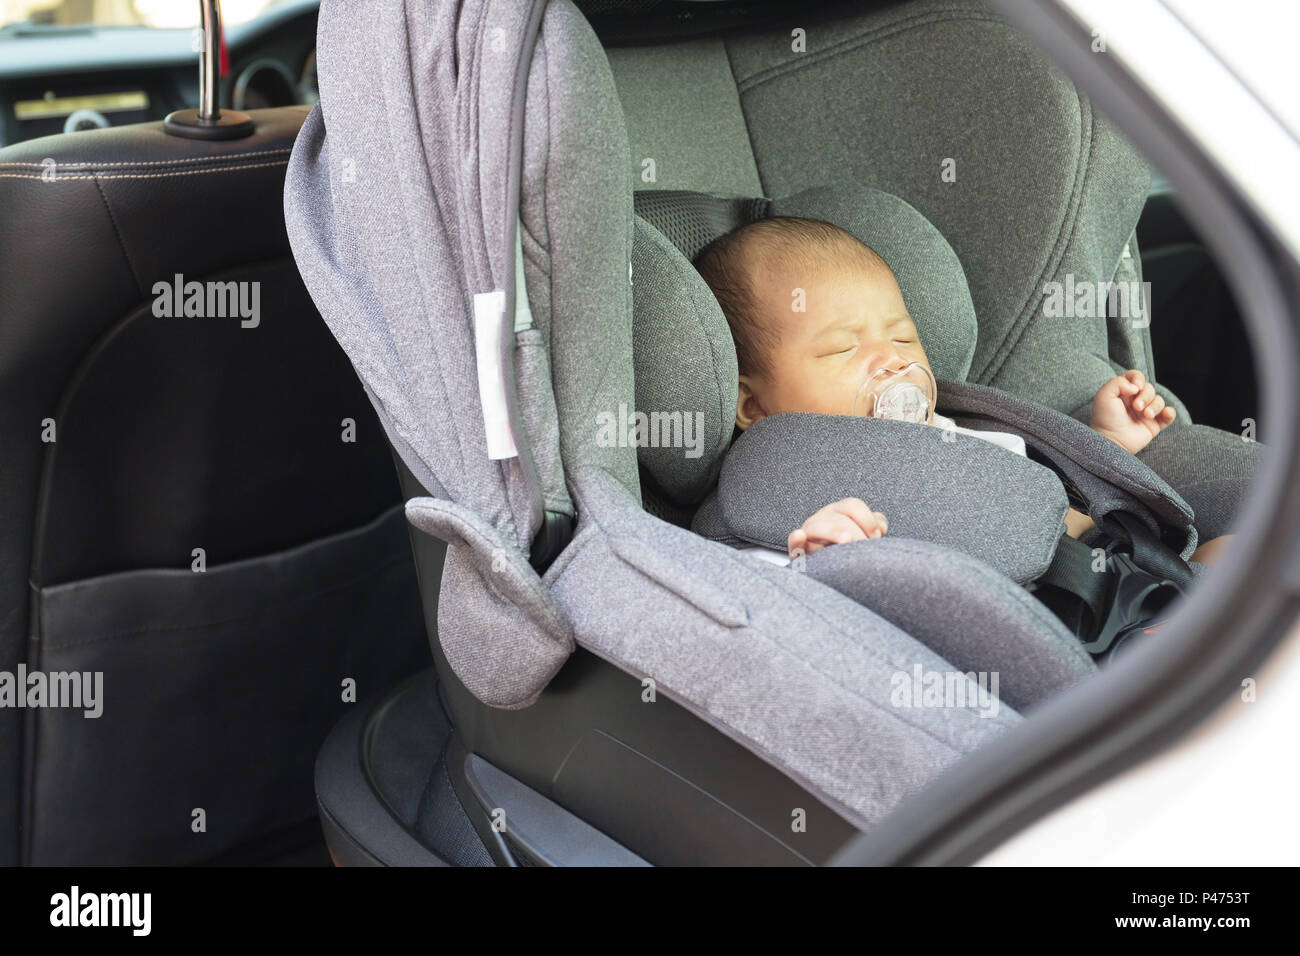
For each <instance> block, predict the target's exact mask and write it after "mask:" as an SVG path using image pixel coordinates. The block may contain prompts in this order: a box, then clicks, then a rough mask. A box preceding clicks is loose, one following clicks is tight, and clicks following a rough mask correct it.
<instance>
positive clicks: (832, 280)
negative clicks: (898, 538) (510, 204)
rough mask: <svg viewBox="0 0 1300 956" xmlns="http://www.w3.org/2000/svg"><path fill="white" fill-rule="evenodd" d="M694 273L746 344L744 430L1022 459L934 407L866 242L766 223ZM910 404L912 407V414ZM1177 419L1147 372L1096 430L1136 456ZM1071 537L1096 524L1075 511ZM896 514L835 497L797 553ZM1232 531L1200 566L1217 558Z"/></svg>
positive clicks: (1096, 421) (724, 244)
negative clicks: (866, 433) (866, 432)
mask: <svg viewBox="0 0 1300 956" xmlns="http://www.w3.org/2000/svg"><path fill="white" fill-rule="evenodd" d="M695 266H696V268H697V269H698V270H699V272H700V274H701V275H702V276H703V277H704V281H705V282H706V283H708V285H709V288H710V289H712V290H713V294H714V295H715V296H716V297H717V300H718V303H719V305H721V307H722V311H723V314H724V315H725V316H726V319H727V324H728V325H729V326H730V327H731V334H732V337H733V338H734V339H735V343H736V358H737V361H738V364H739V370H740V395H739V400H738V403H737V408H736V425H737V426H738V427H739V428H741V429H742V430H743V429H747V428H749V427H750V426H751V425H753V424H754V423H755V422H758V421H760V420H762V419H763V418H765V417H767V416H768V415H776V414H779V413H781V412H820V413H823V414H831V415H849V414H866V415H873V414H874V415H879V416H880V417H894V418H904V419H905V420H911V421H918V422H924V423H925V424H928V425H937V426H940V427H943V428H950V429H955V430H957V431H960V432H963V433H967V434H970V435H975V436H978V437H980V438H983V439H985V440H988V441H993V442H995V443H997V444H999V445H1002V446H1003V447H1006V448H1008V449H1009V450H1011V451H1013V452H1016V453H1018V454H1021V455H1023V454H1024V453H1025V448H1024V442H1023V441H1022V440H1021V439H1020V438H1019V437H1018V436H1014V435H1010V434H1006V433H999V432H985V431H973V430H967V429H962V428H958V427H957V426H956V425H955V423H954V422H952V421H951V420H950V419H947V418H944V417H943V416H941V415H937V414H935V412H934V409H933V391H934V384H933V383H934V378H933V375H932V374H931V372H930V366H929V362H928V361H927V359H926V355H925V350H924V349H923V348H922V347H921V342H920V338H919V337H918V335H917V330H916V326H915V325H914V324H913V322H912V319H911V316H909V315H908V312H907V307H906V306H905V305H904V304H903V294H902V292H901V291H900V290H899V287H898V282H897V280H896V279H895V278H894V273H893V271H892V270H891V269H890V268H889V266H888V265H887V264H886V262H885V260H884V259H882V258H881V257H880V256H879V255H877V254H876V252H875V251H874V250H872V249H871V248H870V247H869V246H867V245H866V244H865V243H863V242H862V241H861V240H859V239H858V238H857V237H856V236H854V235H852V234H851V233H848V232H846V231H844V230H843V229H840V228H839V227H838V226H834V225H832V224H830V223H828V222H822V221H820V220H815V219H797V218H792V217H784V216H778V217H772V218H769V219H760V220H758V221H756V222H753V223H750V224H749V225H746V226H742V227H741V228H739V229H736V230H733V231H732V232H730V233H728V234H726V235H725V236H722V237H720V238H719V239H716V240H714V241H713V242H712V243H710V244H709V245H708V246H706V247H705V248H704V249H703V250H702V251H701V253H700V254H699V256H698V257H697V258H696V261H695ZM909 405H910V408H909V407H908V406H909ZM1174 416H1175V411H1174V409H1173V408H1171V407H1168V406H1166V404H1165V401H1164V399H1163V398H1161V397H1160V396H1159V395H1158V394H1157V393H1156V391H1155V388H1154V387H1153V386H1152V384H1151V383H1150V382H1148V381H1147V380H1146V378H1145V377H1144V376H1143V374H1142V373H1141V372H1139V371H1137V370H1136V369H1130V370H1128V371H1127V372H1125V373H1124V374H1123V375H1117V376H1115V377H1114V378H1112V379H1110V381H1108V382H1106V383H1105V384H1104V385H1102V386H1101V388H1100V389H1098V391H1097V394H1096V397H1094V398H1093V401H1092V420H1091V422H1090V424H1091V427H1092V429H1093V431H1095V432H1097V433H1098V434H1100V435H1103V436H1105V437H1106V438H1109V439H1110V440H1111V441H1114V442H1115V443H1116V444H1118V445H1119V446H1120V447H1122V448H1124V449H1125V450H1126V451H1128V452H1130V453H1132V454H1136V453H1137V452H1139V451H1141V450H1142V449H1143V448H1144V447H1146V445H1147V443H1148V442H1150V441H1151V439H1152V437H1154V436H1155V435H1156V434H1158V433H1159V432H1160V431H1161V429H1163V428H1165V427H1166V426H1167V425H1169V424H1170V423H1171V422H1172V421H1173V420H1174ZM1065 526H1066V529H1067V533H1068V534H1069V535H1070V536H1071V537H1075V538H1077V537H1079V536H1080V535H1082V534H1084V533H1085V532H1086V531H1088V530H1089V529H1091V528H1092V526H1093V524H1092V520H1091V519H1090V518H1089V517H1088V516H1087V515H1084V514H1082V513H1080V512H1078V511H1075V510H1074V509H1073V508H1071V509H1070V510H1069V512H1068V513H1067V515H1066V518H1065ZM888 530H889V520H888V518H887V517H886V516H885V515H883V514H881V513H880V512H878V511H873V510H872V509H871V507H870V505H869V504H867V503H866V502H864V501H862V500H861V499H859V498H843V499H841V500H839V501H835V502H831V503H829V504H827V505H826V506H825V507H823V508H821V509H820V510H818V511H816V512H815V513H814V514H812V515H811V516H809V518H808V520H807V521H805V522H804V523H803V525H801V526H800V527H798V528H796V529H794V530H793V531H791V532H790V535H789V539H788V541H787V546H788V549H789V552H790V554H791V556H794V555H796V554H799V553H804V554H810V553H812V552H814V551H817V550H819V549H821V548H824V547H827V546H828V545H833V544H843V543H845V542H848V541H857V540H861V539H863V538H879V537H880V536H881V535H884V534H886V533H887V532H888ZM1229 537H1230V536H1226V535H1225V536H1223V537H1220V538H1215V539H1214V540H1212V541H1209V542H1206V543H1205V544H1202V545H1201V546H1200V547H1199V548H1198V549H1197V550H1196V552H1195V553H1194V554H1193V555H1192V560H1194V561H1200V562H1203V563H1214V561H1215V560H1216V558H1217V555H1218V552H1219V551H1220V550H1221V549H1222V548H1223V547H1224V546H1226V544H1227V542H1228V540H1229Z"/></svg>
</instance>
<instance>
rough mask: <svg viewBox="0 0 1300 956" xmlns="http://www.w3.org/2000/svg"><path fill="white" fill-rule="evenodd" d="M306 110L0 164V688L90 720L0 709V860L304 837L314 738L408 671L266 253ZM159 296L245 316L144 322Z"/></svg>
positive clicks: (384, 573) (381, 551) (399, 598)
mask: <svg viewBox="0 0 1300 956" xmlns="http://www.w3.org/2000/svg"><path fill="white" fill-rule="evenodd" d="M306 114H307V108H306V107H287V108H281V109H273V110H262V111H254V112H253V113H252V114H251V115H252V117H253V119H254V121H255V132H254V133H253V134H252V135H251V136H249V137H247V138H244V139H236V140H228V141H202V140H193V139H184V138H180V137H176V136H169V135H166V134H165V133H164V131H163V124H162V123H149V124H142V125H136V126H127V127H118V128H112V129H105V130H94V131H88V132H79V133H72V134H66V135H60V136H51V137H46V138H42V139H36V140H30V141H27V142H23V143H19V144H17V145H14V146H11V147H9V148H7V149H4V150H0V209H3V210H4V215H3V217H0V440H3V442H4V448H5V451H4V461H5V464H4V467H3V468H0V501H3V507H0V671H8V672H10V673H14V674H17V673H18V672H19V666H20V665H24V666H25V667H26V668H28V669H29V670H38V669H39V670H42V671H46V672H50V671H66V672H72V671H77V672H86V673H90V674H92V675H93V674H94V673H96V672H99V673H102V675H103V677H102V715H101V716H99V717H97V718H87V717H85V716H83V710H82V709H76V708H67V707H64V708H49V707H47V708H41V709H28V708H24V709H18V708H4V709H0V864H13V863H16V862H20V861H21V862H27V863H36V864H69V863H78V864H126V863H180V862H189V861H198V860H208V859H213V858H215V857H219V856H221V855H223V854H229V853H231V852H235V851H237V850H239V848H240V847H241V846H245V845H247V844H249V843H250V841H259V840H264V839H265V838H266V836H267V834H269V833H272V832H278V831H282V830H284V829H285V828H289V827H293V826H294V825H298V826H300V827H303V828H310V827H313V826H314V824H311V823H309V822H307V821H310V820H311V819H312V817H313V816H314V799H313V788H312V775H311V768H312V762H313V759H314V757H315V754H316V752H317V750H318V749H319V746H320V743H321V741H322V740H323V739H324V736H325V734H326V732H327V730H328V729H329V727H330V726H331V725H332V724H333V723H334V722H335V721H336V720H338V719H339V718H340V717H341V716H342V715H343V713H344V712H346V710H347V709H348V708H349V707H350V706H351V701H352V700H353V699H355V700H359V701H360V700H366V699H370V698H371V697H372V696H373V695H377V694H379V693H380V692H382V691H384V690H385V689H386V688H387V687H388V686H390V685H391V684H392V683H394V682H395V681H396V680H397V679H398V678H399V677H402V676H405V675H406V674H408V673H410V672H412V671H413V670H414V669H416V668H417V667H418V666H420V665H421V664H422V663H426V662H427V661H428V655H429V651H428V646H427V644H426V642H425V638H424V629H423V622H422V619H421V611H420V607H419V600H418V593H417V590H416V586H415V579H414V573H413V570H412V564H411V556H410V546H409V543H408V540H407V536H406V530H405V522H404V520H403V516H402V513H401V509H400V497H399V492H398V485H397V480H396V477H395V474H394V470H393V464H392V460H391V458H390V456H389V452H388V450H387V446H386V443H385V441H384V438H383V435H382V433H381V431H380V429H379V427H378V424H377V422H376V421H375V418H374V415H373V412H372V410H371V406H370V403H369V402H368V401H367V400H366V397H365V395H364V393H363V390H362V388H361V386H360V383H359V382H358V381H357V379H356V376H355V374H354V373H353V371H352V369H351V366H350V365H349V363H348V361H347V360H346V359H345V358H344V356H343V353H342V351H341V350H340V349H339V348H338V346H337V345H336V344H335V342H334V340H333V339H332V337H331V336H330V335H329V333H328V331H327V330H326V329H325V327H324V325H323V324H322V323H321V321H320V318H319V316H318V314H317V312H316V310H315V308H314V307H313V305H312V303H311V300H310V298H309V297H308V296H307V293H306V290H305V289H304V288H303V285H302V282H301V280H300V279H299V277H298V273H297V270H296V268H295V267H294V263H293V260H292V258H291V257H290V254H289V248H288V242H287V238H286V235H285V227H284V216H283V207H282V192H283V184H284V174H285V166H286V164H287V162H288V159H289V153H290V149H291V147H292V145H293V141H294V138H295V136H296V135H297V132H298V129H299V127H300V126H301V124H302V121H303V119H304V117H305V116H306ZM178 276H179V277H180V279H179V280H178ZM178 281H179V282H180V283H181V287H182V291H184V288H185V285H184V284H185V283H188V282H192V281H197V282H201V283H204V288H205V289H206V288H207V285H206V284H207V283H209V282H218V281H219V282H222V283H237V284H240V285H236V286H225V285H223V286H220V287H218V289H219V290H226V289H233V290H236V291H242V292H244V293H246V298H245V300H244V301H245V304H246V305H248V306H250V307H251V305H252V303H253V302H256V304H257V313H256V319H255V320H254V318H252V317H251V315H250V316H241V315H233V316H232V315H226V316H225V317H222V316H221V315H219V314H218V315H206V316H202V317H201V316H195V315H189V316H186V315H183V314H182V315H168V314H167V313H168V311H169V309H168V305H169V304H173V305H174V304H175V301H176V298H177V297H176V295H175V293H174V290H175V287H176V284H177V282H178ZM164 289H166V290H169V291H163V290H164ZM168 300H170V303H169V302H168ZM205 302H206V298H205ZM213 303H215V300H213ZM213 303H208V305H211V304H213ZM206 310H207V306H205V311H206ZM181 311H182V312H183V311H185V310H184V308H182V309H181ZM215 311H218V312H219V311H220V309H216V310H215ZM250 312H251V309H250ZM358 569H361V570H360V571H359V570H358ZM304 832H306V830H305V829H304ZM20 834H21V838H20Z"/></svg>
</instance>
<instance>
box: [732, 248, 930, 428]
mask: <svg viewBox="0 0 1300 956" xmlns="http://www.w3.org/2000/svg"><path fill="white" fill-rule="evenodd" d="M799 278H801V279H802V284H801V287H802V288H803V290H804V293H805V305H806V309H807V311H804V312H796V311H794V308H793V306H794V305H795V304H796V299H795V297H794V286H795V285H797V284H799V283H798V282H796V281H794V280H793V279H792V277H790V276H788V275H786V276H782V275H772V274H771V273H770V272H769V273H767V274H765V275H760V276H759V277H758V278H757V279H756V287H755V292H756V293H757V295H758V296H759V298H760V301H762V302H763V303H765V309H766V311H765V313H764V315H763V320H764V321H765V322H766V323H767V327H768V328H769V329H771V330H772V331H773V332H775V333H776V336H777V338H778V344H777V345H776V347H775V348H774V349H773V350H772V351H771V352H770V353H769V355H768V364H769V371H768V372H767V373H766V374H763V375H742V376H741V380H740V406H739V408H738V409H737V413H736V421H737V424H738V425H740V427H741V428H748V427H749V426H750V425H752V424H754V423H755V422H756V421H759V420H760V419H762V418H765V417H766V416H768V415H777V414H780V413H782V412H821V413H823V414H828V415H849V414H852V412H853V404H854V399H855V398H856V396H857V392H858V388H859V387H860V386H861V385H862V383H863V381H865V379H866V378H867V376H869V375H870V374H872V373H873V372H875V371H877V370H879V369H881V368H889V369H902V368H904V367H906V366H907V365H908V364H909V363H911V362H917V363H919V364H920V365H922V366H924V367H925V369H926V371H929V369H930V363H929V361H928V360H927V359H926V357H925V351H924V349H922V348H921V340H920V337H919V336H918V335H917V333H916V326H915V325H914V324H913V323H912V319H911V316H909V315H908V314H907V306H905V305H904V304H903V294H902V292H901V291H899V288H898V283H897V282H896V281H895V280H894V277H893V275H892V274H891V273H890V271H889V270H888V269H886V268H880V267H870V266H862V265H858V264H857V263H852V264H849V265H845V264H844V263H843V262H841V261H827V262H826V263H825V264H824V265H823V267H822V268H821V269H820V270H819V272H818V274H816V275H813V276H804V277H799Z"/></svg>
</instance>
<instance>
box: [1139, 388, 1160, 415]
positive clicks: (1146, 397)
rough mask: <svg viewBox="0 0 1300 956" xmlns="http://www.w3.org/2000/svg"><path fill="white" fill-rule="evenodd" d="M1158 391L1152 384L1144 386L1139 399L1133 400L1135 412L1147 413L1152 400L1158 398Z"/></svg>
mask: <svg viewBox="0 0 1300 956" xmlns="http://www.w3.org/2000/svg"><path fill="white" fill-rule="evenodd" d="M1156 397H1157V396H1156V390H1155V388H1154V386H1152V384H1151V383H1150V382H1146V383H1145V384H1144V385H1143V386H1142V391H1140V392H1138V394H1137V398H1135V399H1133V411H1135V412H1141V411H1145V410H1146V409H1147V408H1148V407H1149V406H1150V405H1151V401H1152V399H1154V398H1156Z"/></svg>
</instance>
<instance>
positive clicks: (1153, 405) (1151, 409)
mask: <svg viewBox="0 0 1300 956" xmlns="http://www.w3.org/2000/svg"><path fill="white" fill-rule="evenodd" d="M1164 410H1165V400H1164V399H1163V398H1161V397H1160V396H1159V395H1156V396H1155V397H1153V398H1152V399H1151V401H1149V402H1147V404H1146V406H1145V407H1144V408H1143V409H1142V414H1143V415H1145V416H1146V417H1147V418H1149V419H1151V420H1152V421H1155V419H1156V416H1157V415H1159V414H1160V413H1161V412H1163V411H1164Z"/></svg>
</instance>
